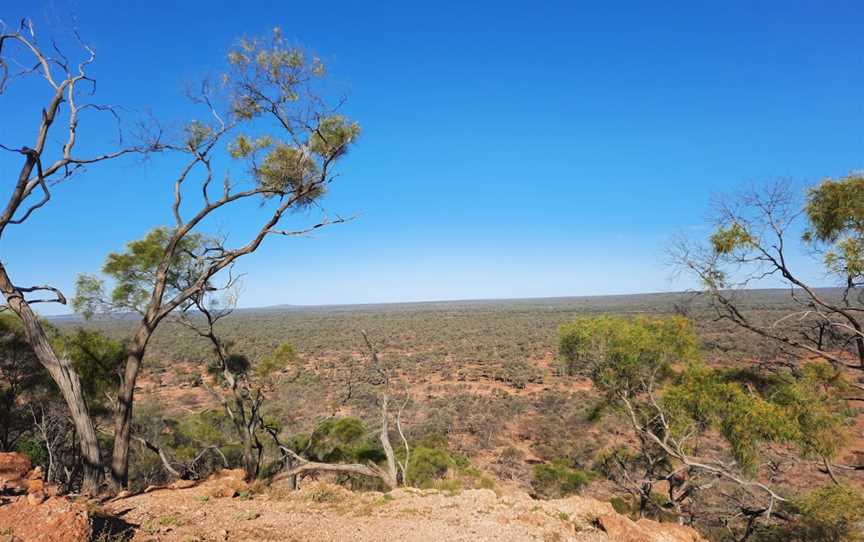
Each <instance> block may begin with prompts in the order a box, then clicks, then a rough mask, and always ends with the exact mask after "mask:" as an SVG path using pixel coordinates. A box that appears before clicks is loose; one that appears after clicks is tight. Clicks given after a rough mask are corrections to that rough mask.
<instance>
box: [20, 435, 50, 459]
mask: <svg viewBox="0 0 864 542" xmlns="http://www.w3.org/2000/svg"><path fill="white" fill-rule="evenodd" d="M16 448H17V449H18V451H19V452H21V453H22V454H24V455H26V456H27V457H29V458H30V463H32V464H33V465H47V464H48V450H46V449H45V445H44V444H42V443H41V442H39V441H38V440H36V439H35V438H33V437H23V438H22V439H21V440H19V441H18V444H17V446H16Z"/></svg>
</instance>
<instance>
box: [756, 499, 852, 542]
mask: <svg viewBox="0 0 864 542" xmlns="http://www.w3.org/2000/svg"><path fill="white" fill-rule="evenodd" d="M785 508H786V509H787V510H785V511H786V512H787V513H791V514H794V519H792V520H791V521H789V522H787V523H784V524H781V525H775V526H772V527H769V528H765V529H763V530H761V531H759V532H757V534H756V537H755V539H756V541H757V542H861V541H864V495H862V494H861V492H860V491H859V490H857V489H855V488H852V487H850V486H846V485H831V486H826V487H823V488H820V489H817V490H815V491H811V492H810V493H808V494H806V495H804V496H803V497H801V498H799V499H796V500H794V501H793V502H792V503H790V504H789V505H788V506H786V507H785Z"/></svg>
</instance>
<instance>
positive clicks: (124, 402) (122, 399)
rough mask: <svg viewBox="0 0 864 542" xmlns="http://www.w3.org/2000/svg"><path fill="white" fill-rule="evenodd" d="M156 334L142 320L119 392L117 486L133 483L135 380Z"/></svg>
mask: <svg viewBox="0 0 864 542" xmlns="http://www.w3.org/2000/svg"><path fill="white" fill-rule="evenodd" d="M152 334H153V332H152V331H150V329H149V326H147V325H146V324H144V323H142V324H141V326H140V327H139V328H138V331H137V332H136V333H135V337H134V339H133V340H132V344H131V345H129V353H128V355H127V356H126V367H125V369H124V371H123V380H122V381H121V382H120V389H119V391H118V393H117V410H116V412H115V413H114V450H113V452H112V454H111V483H112V485H113V486H114V489H120V488H123V487H126V485H127V484H128V483H129V441H130V438H131V437H132V403H133V401H134V396H135V381H136V380H137V379H138V372H139V371H140V369H141V362H142V360H143V358H144V349H145V348H146V346H147V342H148V341H149V340H150V336H151V335H152Z"/></svg>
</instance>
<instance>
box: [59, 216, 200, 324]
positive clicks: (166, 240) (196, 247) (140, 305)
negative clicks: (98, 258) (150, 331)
mask: <svg viewBox="0 0 864 542" xmlns="http://www.w3.org/2000/svg"><path fill="white" fill-rule="evenodd" d="M174 235H175V232H174V230H172V229H170V228H166V227H159V228H155V229H153V230H151V231H150V232H149V233H148V234H147V235H146V236H145V237H144V238H143V239H139V240H137V241H132V242H130V243H128V244H127V245H126V250H125V251H124V252H112V253H111V254H109V255H108V257H107V258H106V259H105V264H104V265H103V267H102V272H103V273H104V274H105V275H107V276H108V277H110V278H111V279H112V280H113V282H114V288H113V289H112V291H111V295H110V298H106V296H105V293H104V282H103V281H102V280H101V279H99V278H97V277H93V276H90V275H79V276H78V279H77V281H76V284H75V298H74V299H73V300H72V307H73V309H74V310H75V311H76V312H79V313H81V314H83V315H84V316H85V317H90V316H93V315H94V314H96V313H98V312H104V311H107V310H124V311H136V312H142V311H143V310H144V307H145V306H146V304H147V302H148V301H149V300H150V295H151V291H152V288H153V285H154V284H155V282H156V277H157V273H158V270H159V268H160V266H161V265H162V264H163V263H164V259H165V257H166V250H167V249H168V248H169V245H170V244H172V243H175V244H176V247H177V249H176V250H175V251H174V257H173V260H172V261H171V262H169V264H168V267H167V269H166V271H165V272H166V274H167V278H166V284H167V287H168V289H167V291H166V296H168V297H170V296H172V295H173V294H174V293H176V292H179V291H180V290H183V289H184V288H186V287H188V286H189V285H190V284H191V282H192V281H194V280H196V279H197V278H198V276H199V275H200V271H201V270H202V269H203V265H204V261H203V259H202V257H201V256H203V254H204V252H205V251H206V250H207V248H208V247H209V246H212V242H211V240H209V239H208V238H207V237H205V236H204V235H201V234H198V233H187V234H186V235H185V236H183V238H182V239H179V240H177V239H175V238H174Z"/></svg>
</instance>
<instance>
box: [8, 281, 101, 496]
mask: <svg viewBox="0 0 864 542" xmlns="http://www.w3.org/2000/svg"><path fill="white" fill-rule="evenodd" d="M0 290H2V291H3V295H4V297H5V298H6V303H7V304H8V306H9V308H10V309H12V310H13V311H14V312H15V314H17V315H18V317H19V318H21V322H22V324H23V327H24V334H25V336H26V337H27V342H28V343H29V344H30V346H31V348H33V352H34V353H35V354H36V358H37V359H38V360H39V363H41V364H42V366H43V367H45V370H47V371H48V374H49V375H51V379H52V380H54V383H55V384H57V387H58V388H59V389H60V393H61V394H62V395H63V399H64V400H65V401H66V405H67V406H68V408H69V415H70V416H71V417H72V423H73V424H74V425H75V431H76V432H77V433H78V444H79V447H80V449H81V458H82V461H83V463H84V481H83V485H82V487H81V491H82V493H84V494H88V495H92V494H95V493H96V492H98V490H99V484H100V482H101V479H102V457H101V454H100V452H99V441H98V439H97V438H96V427H95V426H94V425H93V419H92V418H91V417H90V411H89V410H88V408H87V402H86V401H85V400H84V393H83V391H82V389H81V381H80V379H79V378H78V373H76V372H75V369H74V368H73V367H72V364H71V362H70V361H69V360H68V359H66V358H65V357H59V356H57V353H56V352H55V351H54V348H52V346H51V341H50V340H49V339H48V335H47V333H46V332H45V328H44V327H43V326H42V323H41V322H40V321H39V317H38V316H36V314H35V313H34V312H33V310H32V309H31V308H30V305H29V304H28V303H27V302H26V301H25V300H24V295H23V294H22V293H21V292H20V291H19V290H18V289H16V288H15V286H14V285H13V284H12V281H11V280H10V278H9V275H8V274H7V273H6V268H5V267H4V266H3V264H0Z"/></svg>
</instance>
